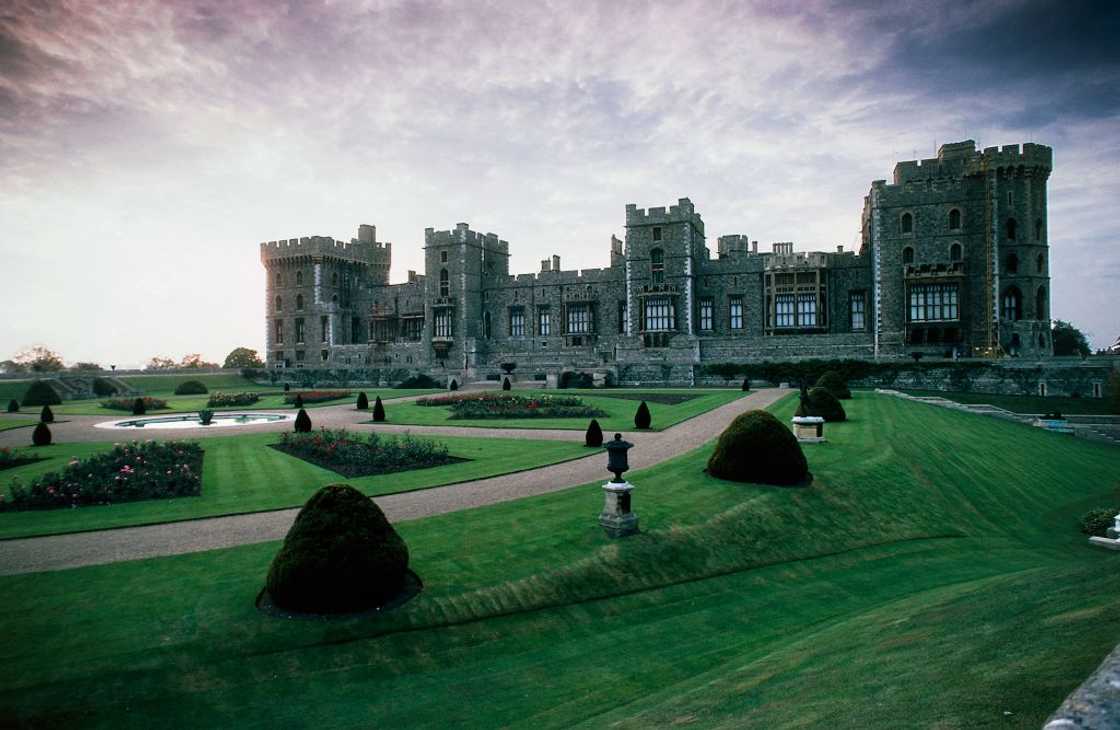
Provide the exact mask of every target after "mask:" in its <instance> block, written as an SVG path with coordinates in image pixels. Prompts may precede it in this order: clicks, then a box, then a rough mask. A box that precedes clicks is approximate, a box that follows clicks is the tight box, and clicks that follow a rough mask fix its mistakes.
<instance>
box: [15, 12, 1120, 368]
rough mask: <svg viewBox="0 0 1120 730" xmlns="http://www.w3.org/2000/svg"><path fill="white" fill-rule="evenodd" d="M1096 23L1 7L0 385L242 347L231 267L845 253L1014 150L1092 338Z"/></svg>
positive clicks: (838, 15)
mask: <svg viewBox="0 0 1120 730" xmlns="http://www.w3.org/2000/svg"><path fill="white" fill-rule="evenodd" d="M1118 39H1120V3H1115V2H1101V3H1093V2H1077V1H1072V2H1030V1H1027V2H1023V1H1003V2H999V1H996V2H993V1H991V0H986V1H984V2H976V3H970V2H956V3H936V2H915V3H907V2H888V3H878V2H870V3H829V2H798V3H786V2H766V3H748V2H717V1H714V0H708V1H706V2H687V1H682V0H674V1H673V2H665V3H660V2H641V3H638V2H633V3H632V2H625V1H620V0H610V1H608V2H591V1H590V0H586V1H585V0H580V1H578V2H577V1H572V2H528V1H525V0H510V1H509V2H484V1H481V0H480V1H465V0H460V1H459V2H381V1H369V2H304V3H283V2H273V1H271V0H270V1H268V2H264V1H260V2H254V1H251V0H237V1H236V2H232V1H230V2H202V1H195V0H174V1H171V0H168V1H167V2H145V1H142V0H138V1H135V2H119V1H114V0H87V1H86V2H56V1H54V0H28V1H27V2H23V0H14V1H13V0H0V223H2V228H0V312H3V313H4V314H3V316H2V317H0V359H5V358H7V357H10V356H11V354H13V353H15V352H16V351H17V350H19V349H21V348H23V347H25V346H27V345H31V344H35V343H42V344H46V345H48V346H50V347H51V348H53V349H55V350H56V351H58V352H60V353H61V354H62V355H63V357H64V359H66V360H67V361H68V362H73V361H79V360H84V361H96V362H100V363H102V364H104V365H108V364H117V365H118V366H121V367H125V366H129V365H132V366H135V365H140V364H142V363H144V362H146V361H147V360H148V359H149V358H151V357H153V356H157V355H158V356H169V357H173V358H176V359H178V358H181V357H182V356H183V355H184V354H186V353H193V352H201V353H202V354H203V355H205V356H206V357H207V358H208V359H211V360H217V361H221V360H222V359H223V358H224V357H225V355H226V353H228V352H229V351H230V350H231V349H233V348H234V347H237V346H248V347H251V348H254V349H258V350H259V349H261V348H262V347H263V344H264V343H263V341H264V333H265V294H264V270H263V268H262V267H261V264H260V258H259V243H260V242H261V241H268V240H275V239H279V238H293V237H300V236H309V235H324V236H334V237H335V238H340V239H346V240H349V239H350V238H351V237H354V236H356V235H357V228H358V225H359V224H361V223H370V224H373V225H375V226H377V234H378V238H379V240H383V241H390V242H392V243H393V266H392V271H391V280H392V281H394V282H396V281H403V280H404V278H405V276H406V271H407V270H408V269H419V270H422V269H423V265H422V262H423V259H422V250H421V246H422V243H423V232H424V228H426V227H434V228H436V229H439V230H442V229H448V228H453V227H454V226H455V224H456V223H458V222H468V223H470V224H471V227H472V228H473V229H475V230H479V231H483V232H487V231H493V232H495V233H497V234H499V235H500V236H501V237H502V238H503V239H506V240H508V241H509V242H510V251H511V255H512V256H511V262H510V269H511V272H517V273H527V272H533V271H536V270H538V268H539V261H540V259H542V258H545V257H547V256H549V255H551V254H554V253H556V254H560V255H561V257H562V263H563V266H564V268H566V269H572V268H597V267H601V266H606V265H608V263H609V250H610V249H609V242H610V237H611V235H612V234H614V235H618V236H619V237H622V236H623V235H624V231H623V225H624V209H625V206H626V204H627V203H636V204H637V205H638V207H643V208H644V207H651V206H660V205H670V204H673V203H675V202H676V200H677V199H678V198H680V197H688V198H691V200H692V201H693V203H694V204H695V205H696V206H697V210H698V211H699V212H700V213H701V214H702V216H703V217H704V221H705V224H706V227H707V233H708V236H709V239H710V241H711V242H712V248H714V240H715V237H716V236H719V235H723V234H728V233H742V234H747V235H749V236H750V237H751V238H752V239H757V240H759V241H760V245H761V246H762V247H763V250H768V248H769V243H770V242H772V241H787V240H792V241H794V247H795V249H796V250H820V249H831V248H833V247H834V246H836V245H837V244H842V245H844V246H846V247H848V246H852V245H853V244H855V243H856V242H857V240H858V230H859V216H860V211H861V209H862V205H863V196H864V195H865V194H866V193H867V191H868V189H869V187H870V184H871V181H872V180H876V179H889V178H890V176H891V173H892V170H893V167H894V163H895V162H896V161H898V160H903V159H914V158H921V157H932V156H934V155H935V153H936V146H937V145H939V144H942V143H945V142H952V141H958V140H963V139H974V140H976V141H977V143H978V145H979V146H981V147H987V146H993V145H1004V144H1015V143H1021V142H1028V141H1035V142H1039V143H1042V144H1047V145H1050V146H1051V147H1053V149H1054V171H1053V174H1052V175H1051V177H1050V183H1049V185H1050V187H1049V191H1050V214H1049V222H1050V231H1049V234H1050V242H1051V246H1052V249H1053V250H1052V254H1051V259H1052V261H1051V275H1052V284H1051V289H1052V305H1051V308H1052V315H1053V316H1054V317H1055V318H1060V319H1065V320H1070V321H1072V322H1073V323H1074V324H1076V325H1078V326H1079V327H1081V328H1082V329H1083V330H1085V331H1086V333H1087V334H1088V335H1089V337H1090V341H1091V343H1092V345H1093V346H1094V347H1104V346H1107V345H1109V344H1111V343H1112V342H1113V341H1114V340H1115V339H1116V337H1117V336H1118V335H1120V206H1118V201H1120V42H1118Z"/></svg>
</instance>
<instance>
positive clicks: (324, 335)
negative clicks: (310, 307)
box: [319, 317, 330, 342]
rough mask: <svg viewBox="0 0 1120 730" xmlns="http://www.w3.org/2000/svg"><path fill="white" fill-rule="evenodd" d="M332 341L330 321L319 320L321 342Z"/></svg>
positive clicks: (325, 319) (325, 318)
mask: <svg viewBox="0 0 1120 730" xmlns="http://www.w3.org/2000/svg"><path fill="white" fill-rule="evenodd" d="M329 340H330V321H329V320H328V318H327V317H320V318H319V342H327V341H329Z"/></svg>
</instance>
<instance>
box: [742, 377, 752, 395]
mask: <svg viewBox="0 0 1120 730" xmlns="http://www.w3.org/2000/svg"><path fill="white" fill-rule="evenodd" d="M742 390H743V392H744V393H749V392H750V390H751V379H750V378H743V388H742Z"/></svg>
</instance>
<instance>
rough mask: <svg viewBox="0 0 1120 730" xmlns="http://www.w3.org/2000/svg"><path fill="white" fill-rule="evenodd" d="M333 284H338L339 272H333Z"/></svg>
mask: <svg viewBox="0 0 1120 730" xmlns="http://www.w3.org/2000/svg"><path fill="white" fill-rule="evenodd" d="M331 286H338V272H337V271H336V272H334V273H333V274H331Z"/></svg>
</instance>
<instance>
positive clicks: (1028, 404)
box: [902, 390, 1116, 416]
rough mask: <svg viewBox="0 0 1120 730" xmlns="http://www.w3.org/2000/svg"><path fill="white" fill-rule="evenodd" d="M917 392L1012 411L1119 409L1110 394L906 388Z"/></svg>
mask: <svg viewBox="0 0 1120 730" xmlns="http://www.w3.org/2000/svg"><path fill="white" fill-rule="evenodd" d="M902 392H903V393H909V394H910V395H918V396H926V397H928V396H939V397H941V398H944V399H946V400H951V401H956V402H957V403H986V404H988V405H991V406H995V407H996V408H1003V409H1004V410H1007V411H1011V412H1012V413H1050V412H1053V411H1058V412H1060V413H1062V414H1063V415H1067V416H1069V415H1089V416H1102V415H1111V414H1115V413H1116V409H1115V408H1113V407H1112V403H1111V402H1110V401H1109V399H1108V398H1065V397H1059V396H1047V397H1046V398H1042V397H1040V396H1037V395H989V394H987V393H945V392H942V391H939V390H904V391H902Z"/></svg>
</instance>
